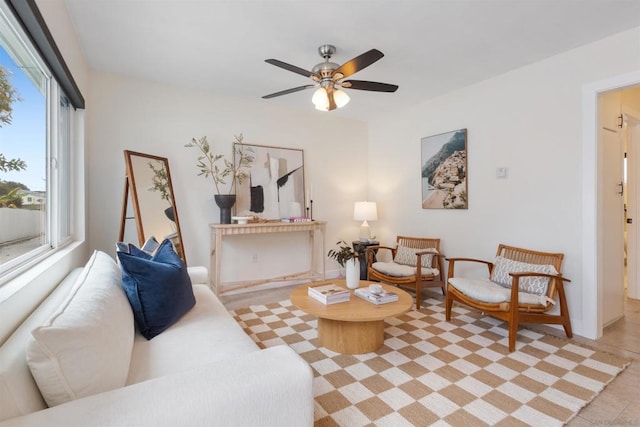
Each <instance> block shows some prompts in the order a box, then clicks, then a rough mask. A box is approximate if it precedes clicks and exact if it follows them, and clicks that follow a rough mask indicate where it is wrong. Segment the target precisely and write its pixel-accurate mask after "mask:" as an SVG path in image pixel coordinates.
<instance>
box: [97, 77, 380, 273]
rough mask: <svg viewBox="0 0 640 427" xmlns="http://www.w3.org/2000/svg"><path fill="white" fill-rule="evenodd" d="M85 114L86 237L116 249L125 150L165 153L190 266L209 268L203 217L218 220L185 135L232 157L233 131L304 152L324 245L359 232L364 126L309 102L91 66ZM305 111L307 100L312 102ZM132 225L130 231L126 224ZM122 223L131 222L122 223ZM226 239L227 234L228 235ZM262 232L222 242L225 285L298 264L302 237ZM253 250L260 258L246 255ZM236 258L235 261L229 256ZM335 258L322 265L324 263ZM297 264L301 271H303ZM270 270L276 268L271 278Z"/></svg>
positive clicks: (252, 139)
mask: <svg viewBox="0 0 640 427" xmlns="http://www.w3.org/2000/svg"><path fill="white" fill-rule="evenodd" d="M91 101H92V102H91V112H90V117H89V122H90V126H89V137H88V140H89V166H88V167H89V171H90V172H89V188H90V195H89V229H90V235H89V241H90V246H91V248H96V249H101V250H104V251H106V252H108V253H110V254H112V255H113V254H114V253H115V242H116V240H117V238H118V230H119V224H120V209H121V201H122V191H123V184H124V176H125V166H124V155H123V150H125V149H128V150H133V151H139V152H143V153H149V154H155V155H158V156H162V157H167V158H168V159H169V165H170V169H171V175H172V179H173V186H174V190H175V197H176V203H177V208H178V214H179V216H180V228H181V230H182V234H183V238H184V243H185V249H186V256H187V261H188V263H189V264H190V265H206V266H209V227H208V224H209V223H214V222H219V211H218V208H217V207H216V206H215V204H214V201H213V195H214V192H213V184H212V182H211V181H210V180H205V179H204V178H202V177H198V176H197V173H198V170H197V168H196V166H195V165H196V158H197V152H196V151H195V149H193V148H185V147H184V145H185V144H186V143H188V142H190V140H191V138H193V137H196V138H200V137H202V136H205V135H206V136H207V138H208V140H209V143H210V144H211V146H212V150H213V151H215V152H217V153H221V154H225V155H226V156H227V158H229V159H231V158H232V154H231V151H232V142H233V140H234V135H236V134H239V133H242V134H243V135H244V142H245V143H251V144H258V145H271V146H278V147H287V148H299V149H303V150H304V157H305V175H306V177H305V180H306V183H307V185H309V183H311V184H312V185H313V195H312V196H313V201H314V218H316V219H321V220H326V221H328V226H327V244H328V245H329V244H333V243H334V242H335V241H337V240H338V239H340V238H344V239H352V238H355V237H357V235H358V226H359V224H358V223H357V222H355V221H353V220H352V219H351V218H352V216H353V202H354V201H355V200H360V199H363V198H365V197H366V191H367V174H366V170H367V167H366V165H367V157H366V146H367V138H368V133H367V125H366V123H364V122H359V121H354V120H346V119H339V118H335V117H333V116H331V115H330V114H326V113H325V114H323V113H321V112H318V111H315V110H313V109H312V108H309V111H297V110H288V109H282V108H279V107H277V106H275V105H273V104H272V103H269V101H264V100H260V99H259V97H257V96H256V100H253V99H238V98H232V97H224V96H218V95H215V94H211V93H206V92H202V91H194V90H190V89H184V88H179V87H175V86H169V85H165V84H160V83H154V82H149V81H144V80H137V79H132V78H126V77H122V76H117V75H111V74H104V73H99V72H92V74H91ZM310 107H311V106H310ZM130 222H131V224H130V226H131V227H135V226H134V224H133V222H132V221H130ZM127 227H129V225H127ZM230 241H231V240H230ZM272 241H273V239H272V236H270V237H269V238H266V237H264V236H263V237H259V238H255V239H251V240H247V239H244V240H243V239H237V243H238V244H243V245H246V246H245V247H243V248H242V249H241V248H240V247H237V245H233V247H231V248H229V249H227V248H225V249H224V251H223V252H225V251H226V253H227V254H228V255H230V257H229V258H225V260H226V261H225V260H223V262H224V263H225V265H226V267H225V268H226V271H227V272H228V273H229V274H230V276H227V277H223V280H225V281H233V280H245V279H253V278H256V277H258V276H260V275H262V276H265V275H266V276H271V277H272V276H276V275H279V274H280V273H278V272H279V271H281V270H283V269H285V268H286V267H288V268H289V272H291V268H290V267H289V265H290V264H299V263H305V262H306V260H307V258H306V255H305V254H306V252H304V251H301V250H299V249H300V248H301V247H302V248H305V247H306V246H304V244H303V242H304V241H305V240H304V236H297V237H296V239H294V241H293V242H292V243H289V242H280V243H281V244H280V246H278V247H276V248H273V247H270V245H271V242H272ZM254 252H255V253H258V263H256V264H251V263H250V256H251V255H252V253H254ZM274 253H277V254H278V255H279V256H277V257H274ZM231 257H233V258H231ZM335 268H337V264H336V265H333V264H330V265H329V269H335ZM303 269H304V268H303ZM271 272H274V274H270V273H271Z"/></svg>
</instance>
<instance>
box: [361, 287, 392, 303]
mask: <svg viewBox="0 0 640 427" xmlns="http://www.w3.org/2000/svg"><path fill="white" fill-rule="evenodd" d="M355 294H356V295H357V296H359V297H360V298H362V299H364V300H367V301H369V302H371V303H373V304H387V303H389V302H394V301H398V294H396V293H395V292H390V291H385V290H383V291H382V292H381V293H379V294H373V293H371V291H370V290H369V288H358V289H356V290H355Z"/></svg>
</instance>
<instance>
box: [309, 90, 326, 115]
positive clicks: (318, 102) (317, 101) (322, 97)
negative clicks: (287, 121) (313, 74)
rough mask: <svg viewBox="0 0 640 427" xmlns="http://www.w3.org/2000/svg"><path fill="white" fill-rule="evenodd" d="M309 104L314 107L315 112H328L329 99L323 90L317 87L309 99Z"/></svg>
mask: <svg viewBox="0 0 640 427" xmlns="http://www.w3.org/2000/svg"><path fill="white" fill-rule="evenodd" d="M311 102H313V105H315V106H316V110H321V111H329V97H328V96H327V91H326V90H325V88H323V87H319V88H318V89H316V91H315V92H314V93H313V97H312V98H311Z"/></svg>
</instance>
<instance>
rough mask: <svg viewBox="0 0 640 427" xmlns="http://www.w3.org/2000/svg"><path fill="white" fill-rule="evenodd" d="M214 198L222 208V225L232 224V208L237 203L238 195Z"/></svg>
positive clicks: (220, 195)
mask: <svg viewBox="0 0 640 427" xmlns="http://www.w3.org/2000/svg"><path fill="white" fill-rule="evenodd" d="M213 198H214V199H215V201H216V205H218V207H219V208H220V224H231V208H232V207H233V205H234V204H235V203H236V195H235V194H216V195H215V196H213Z"/></svg>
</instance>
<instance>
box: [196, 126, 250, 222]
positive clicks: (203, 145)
mask: <svg viewBox="0 0 640 427" xmlns="http://www.w3.org/2000/svg"><path fill="white" fill-rule="evenodd" d="M234 137H235V141H234V144H233V161H229V160H227V159H226V158H225V157H224V155H223V154H214V153H213V152H211V146H210V145H209V142H208V141H207V137H206V136H203V137H202V138H200V139H195V138H192V139H191V142H190V143H188V144H186V145H185V147H187V148H193V147H195V148H197V149H198V150H200V155H199V156H198V163H197V164H196V167H197V168H198V169H199V171H200V173H198V176H204V178H205V179H206V178H209V177H211V179H212V180H213V186H214V187H215V189H216V194H215V195H214V200H215V201H216V205H218V207H219V208H220V223H221V224H231V208H232V207H233V205H234V204H235V202H236V195H235V192H234V191H237V190H238V186H239V185H240V184H242V182H243V181H244V180H245V179H246V178H248V177H249V174H248V170H249V169H250V168H251V165H252V164H253V162H254V154H253V152H252V151H251V149H245V146H244V145H243V144H241V143H242V140H243V136H242V134H240V135H234ZM220 160H222V162H223V163H224V168H220V167H218V164H217V163H218V161H220ZM227 179H230V183H229V191H228V192H227V193H223V192H222V191H221V188H223V189H224V187H221V186H224V185H227Z"/></svg>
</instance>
